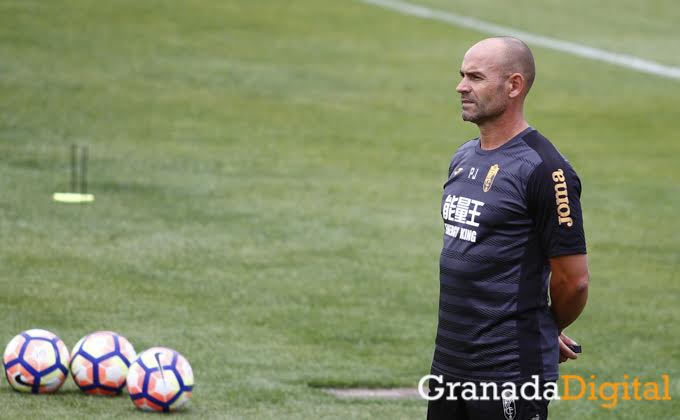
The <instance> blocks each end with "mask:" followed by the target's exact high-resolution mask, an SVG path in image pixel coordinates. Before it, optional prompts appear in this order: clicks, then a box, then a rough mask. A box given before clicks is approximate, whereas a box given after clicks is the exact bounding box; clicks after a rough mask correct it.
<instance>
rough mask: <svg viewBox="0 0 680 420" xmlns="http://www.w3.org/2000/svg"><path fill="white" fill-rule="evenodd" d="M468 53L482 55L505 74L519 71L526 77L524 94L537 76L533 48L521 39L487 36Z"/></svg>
mask: <svg viewBox="0 0 680 420" xmlns="http://www.w3.org/2000/svg"><path fill="white" fill-rule="evenodd" d="M468 54H478V55H482V56H483V57H484V59H485V61H487V63H488V64H489V65H490V66H492V67H494V68H496V69H497V70H498V71H500V72H501V73H502V74H503V75H504V76H509V75H511V74H514V73H519V74H521V75H522V77H523V78H524V83H525V89H524V96H526V95H527V93H529V89H531V85H533V83H534V79H535V78H536V65H535V63H534V55H533V54H532V53H531V50H530V49H529V47H528V46H527V44H525V43H524V42H522V41H521V40H519V39H517V38H513V37H510V36H499V37H493V38H487V39H484V40H482V41H479V42H478V43H476V44H475V45H473V46H472V47H471V48H470V49H469V50H468V53H467V54H466V55H468Z"/></svg>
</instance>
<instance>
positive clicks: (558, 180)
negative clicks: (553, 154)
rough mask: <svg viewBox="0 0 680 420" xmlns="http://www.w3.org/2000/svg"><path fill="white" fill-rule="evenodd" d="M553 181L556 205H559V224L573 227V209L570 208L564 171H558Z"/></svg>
mask: <svg viewBox="0 0 680 420" xmlns="http://www.w3.org/2000/svg"><path fill="white" fill-rule="evenodd" d="M552 179H553V181H555V203H556V204H557V224H558V225H561V224H562V223H566V224H567V226H569V227H571V226H572V225H573V224H574V221H573V220H572V219H571V217H569V216H570V215H571V209H570V208H569V194H568V193H567V180H566V179H565V178H564V172H563V171H562V169H558V170H556V171H555V172H553V173H552Z"/></svg>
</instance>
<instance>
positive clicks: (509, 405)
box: [503, 398, 517, 420]
mask: <svg viewBox="0 0 680 420" xmlns="http://www.w3.org/2000/svg"><path fill="white" fill-rule="evenodd" d="M516 414H517V409H516V408H515V400H506V399H505V398H503V416H505V419H506V420H515V415H516Z"/></svg>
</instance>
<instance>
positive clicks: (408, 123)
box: [0, 0, 680, 419]
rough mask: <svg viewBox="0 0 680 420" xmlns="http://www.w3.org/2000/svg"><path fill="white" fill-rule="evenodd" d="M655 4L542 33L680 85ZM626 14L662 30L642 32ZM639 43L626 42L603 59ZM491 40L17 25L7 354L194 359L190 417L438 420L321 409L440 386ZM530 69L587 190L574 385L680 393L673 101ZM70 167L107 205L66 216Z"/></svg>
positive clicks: (614, 413)
mask: <svg viewBox="0 0 680 420" xmlns="http://www.w3.org/2000/svg"><path fill="white" fill-rule="evenodd" d="M524 3H527V2H522V4H524ZM580 3H581V2H579V4H580ZM429 4H432V5H436V2H434V1H431V2H430V3H429ZM480 4H481V3H480ZM483 4H484V6H485V7H487V8H490V7H492V6H493V7H496V8H497V11H496V13H497V15H496V16H495V17H494V16H490V17H489V19H491V20H493V21H495V22H497V23H501V24H508V25H521V24H522V21H518V20H516V19H515V17H513V16H516V15H515V14H509V15H508V16H509V17H507V18H504V15H503V14H502V13H501V10H504V7H500V6H499V5H500V4H501V3H499V2H498V1H491V0H489V1H484V2H483ZM503 4H504V3H503ZM551 4H552V3H551ZM652 4H654V5H657V4H658V6H659V7H652ZM605 5H608V6H607V7H608V8H605ZM645 5H649V6H648V7H649V9H646V7H647V6H645V10H641V11H631V10H629V9H625V8H619V7H617V6H616V5H615V4H614V2H607V3H602V5H600V3H598V5H597V6H595V5H592V7H596V9H594V10H595V11H596V12H597V13H595V12H593V13H590V11H591V9H590V7H591V5H590V4H587V5H586V4H585V3H584V4H583V5H582V8H583V10H585V9H587V10H588V11H589V13H584V14H585V15H587V18H584V19H583V20H579V21H578V25H579V26H574V27H572V26H570V25H569V22H570V21H571V20H573V19H572V18H569V19H568V18H567V17H569V16H573V13H574V10H575V6H574V5H566V4H565V5H562V4H561V3H560V4H559V5H558V4H557V3H555V4H552V6H551V9H549V10H555V9H558V10H559V11H560V12H563V13H547V12H546V10H548V9H536V8H534V9H531V10H529V9H522V10H524V12H525V14H523V15H522V16H525V17H524V19H536V20H535V22H538V23H536V25H538V27H537V28H533V27H529V28H527V29H529V30H534V31H535V32H538V33H543V34H546V31H543V30H542V29H546V28H547V29H550V28H556V31H557V32H556V35H555V36H561V37H564V38H566V39H570V40H575V41H581V42H585V43H588V44H592V45H596V46H600V47H611V48H613V49H616V50H617V51H620V52H626V53H631V54H640V55H642V56H644V57H645V58H652V59H659V60H661V61H663V62H666V63H669V64H678V62H677V56H678V54H670V55H669V56H668V57H666V58H667V59H664V57H663V56H661V55H660V53H659V52H658V51H659V49H660V48H662V47H663V45H667V46H668V44H663V43H661V41H660V40H665V42H668V41H670V40H672V39H673V36H674V35H675V29H674V27H672V26H669V24H668V22H671V21H673V16H677V15H678V14H679V13H680V7H678V6H677V5H675V4H673V3H669V2H663V1H655V2H647V3H645ZM664 5H665V6H664ZM661 6H663V7H665V8H662V7H661ZM466 7H468V6H466ZM480 10H482V9H480ZM513 10H514V11H513V13H517V10H519V9H513ZM656 11H658V13H657V12H656ZM459 12H461V13H469V14H473V13H472V12H470V11H468V10H460V11H459ZM652 12H653V13H652ZM605 13H606V15H607V16H611V17H612V19H614V18H616V19H618V20H624V21H625V20H626V19H628V17H631V19H632V18H633V17H636V18H637V19H646V20H648V21H649V22H657V21H658V22H660V23H659V24H658V25H641V26H635V27H634V28H632V29H631V28H624V29H621V28H620V27H617V26H611V25H602V24H600V23H599V22H598V20H597V16H602V15H603V14H605ZM480 14H481V11H480ZM480 17H484V16H483V15H482V16H480ZM492 18H493V19H492ZM584 27H587V31H582V30H581V29H583V28H584ZM617 28H619V29H617ZM619 30H620V31H623V33H625V37H623V39H624V40H629V41H630V42H624V41H621V42H620V43H610V42H609V41H607V39H610V38H612V34H613V33H615V32H618V31H619ZM547 34H550V33H549V32H548V33H547ZM481 37H482V35H480V34H478V33H474V32H472V31H468V30H461V29H458V28H454V27H450V26H446V25H444V24H440V23H436V22H432V21H424V20H419V19H415V18H411V17H407V16H402V15H399V14H396V13H393V12H390V11H387V10H383V9H380V8H376V7H373V6H368V5H364V4H362V3H360V2H356V1H345V2H315V1H311V0H300V1H297V2H290V3H288V2H285V3H284V2H277V1H257V2H248V1H230V2H207V1H205V2H204V1H175V2H171V3H170V2H162V1H147V2H132V1H116V2H103V3H97V4H96V5H95V4H94V3H91V2H85V1H64V2H40V1H27V0H22V1H14V2H12V1H5V2H3V3H2V4H0V93H1V96H0V98H1V99H0V156H1V157H0V191H2V194H3V197H2V199H0V235H1V236H2V238H3V241H2V245H0V287H1V289H0V290H2V292H1V294H0V321H1V324H0V325H2V328H0V343H5V342H8V341H9V340H10V339H11V337H12V336H14V335H15V334H16V333H18V332H19V331H21V330H24V329H28V328H32V327H41V328H46V329H50V330H53V331H55V332H56V333H58V334H59V335H60V336H61V337H62V338H63V339H64V341H65V342H66V343H67V345H69V346H72V345H74V344H75V342H76V341H77V340H78V339H79V338H80V337H81V336H83V335H85V334H86V333H88V332H91V331H94V330H100V329H111V330H115V331H119V332H120V333H122V334H124V335H125V336H127V337H128V338H129V339H130V341H131V342H132V343H133V344H134V345H135V347H136V349H137V350H138V351H139V350H143V349H145V348H147V347H151V346H154V345H164V346H168V347H172V348H175V349H177V350H178V351H180V352H181V353H183V354H184V355H185V356H186V357H187V358H188V359H189V361H190V362H191V363H192V366H193V368H194V371H195V375H196V382H197V385H196V390H195V394H194V399H193V401H192V406H191V408H190V409H189V410H188V411H186V412H185V413H183V414H182V415H181V416H182V417H195V418H220V417H221V418H244V419H245V418H247V419H250V418H277V419H280V418H291V419H300V418H337V419H345V418H363V419H375V418H381V419H402V418H403V419H411V418H423V416H424V413H425V403H424V402H422V401H402V402H390V401H388V402H385V401H341V400H336V399H334V398H333V397H330V396H327V395H325V394H324V393H322V392H321V391H320V390H319V389H318V386H323V385H325V384H329V385H338V386H351V385H369V386H379V385H381V386H391V385H395V386H413V385H415V384H416V383H417V381H418V380H419V378H420V377H421V376H422V375H423V374H425V373H427V371H428V369H429V364H430V362H431V357H432V351H433V342H434V335H435V330H436V316H437V293H438V265H437V264H438V253H439V250H440V246H441V235H442V228H441V221H440V219H439V216H438V212H439V208H438V206H439V200H440V193H441V185H442V182H443V178H444V176H445V173H446V168H447V165H448V163H449V159H450V156H451V154H452V153H453V152H454V151H455V149H456V148H457V146H458V145H459V144H460V143H462V142H463V141H464V140H466V139H468V138H470V137H472V136H474V135H475V133H476V131H475V127H474V126H471V125H466V124H463V123H462V122H460V121H459V117H458V114H459V110H458V105H457V95H456V94H455V90H454V89H455V85H456V83H457V68H458V66H459V63H460V58H461V57H462V54H463V53H464V52H465V50H466V49H467V47H468V46H469V45H470V44H472V43H473V42H475V41H476V40H478V39H480V38H481ZM591 41H592V42H591ZM617 42H618V40H617ZM618 46H620V47H621V48H615V47H618ZM628 46H630V48H628ZM669 48H670V50H673V48H675V49H676V50H677V45H676V44H673V45H672V46H671V47H669ZM676 50H673V51H676ZM676 52H677V51H676ZM647 53H648V54H647ZM535 54H536V58H537V61H538V63H539V71H540V73H539V76H538V79H537V82H536V85H535V86H534V89H533V91H532V93H531V95H530V97H529V102H528V104H527V114H528V117H529V120H530V122H531V123H532V124H533V125H534V126H536V127H538V128H539V129H540V130H541V131H542V132H543V133H545V134H546V135H547V136H548V137H550V138H551V139H552V140H553V141H554V143H556V144H557V146H558V147H559V148H560V149H561V150H562V151H563V152H564V153H565V154H566V155H567V156H568V157H569V159H570V161H571V162H572V164H573V165H574V166H575V167H576V169H577V170H578V172H579V174H580V175H581V179H582V181H583V184H584V192H583V205H584V210H585V219H586V229H587V238H588V243H589V253H590V266H591V273H592V281H591V288H590V301H589V304H588V307H587V309H586V312H585V313H584V315H583V316H582V318H581V319H579V321H578V322H577V323H576V324H575V325H574V326H573V327H571V328H570V329H569V331H570V332H571V334H572V335H573V336H574V337H575V338H577V339H578V340H579V341H580V342H581V343H582V344H583V345H584V350H585V354H584V355H583V356H582V358H581V359H580V360H578V361H577V362H571V363H569V364H567V365H565V366H564V367H563V372H564V373H579V374H582V375H586V376H587V375H590V374H595V375H597V376H598V377H599V378H604V379H607V380H614V381H616V380H621V378H622V376H623V374H628V375H631V376H633V375H638V376H640V377H641V378H643V379H648V380H652V379H658V376H659V375H660V374H662V373H668V374H670V375H671V388H672V389H671V393H672V395H674V396H677V395H680V394H679V393H680V381H679V380H678V379H677V375H679V374H680V369H679V368H680V363H679V362H678V360H680V350H678V349H680V336H679V335H678V333H677V328H676V327H675V323H676V322H677V319H678V317H679V316H680V310H679V309H678V308H677V305H676V300H677V299H676V297H677V296H678V294H679V293H680V282H678V280H680V279H679V278H678V275H677V272H678V268H679V262H680V260H679V256H678V255H679V254H678V250H679V249H680V239H678V236H677V235H676V232H677V231H678V229H679V228H680V223H679V222H678V221H677V216H676V214H677V209H678V208H680V194H679V193H680V189H679V188H678V185H679V182H680V179H679V175H680V169H679V168H678V165H677V157H678V156H679V155H680V142H679V141H678V140H679V139H678V136H677V134H676V133H677V132H678V130H679V129H680V122H679V121H678V119H677V117H676V114H677V112H676V110H677V109H679V108H680V97H679V96H678V95H677V92H678V91H679V89H680V83H678V82H677V81H669V80H665V79H661V78H656V77H652V76H648V75H644V74H639V73H635V72H632V71H629V70H625V69H620V68H616V67H612V66H609V65H606V64H602V63H596V62H591V61H587V60H582V59H578V58H574V57H570V56H566V55H564V54H561V53H556V52H551V51H547V50H543V49H536V50H535ZM72 143H82V144H89V145H90V154H91V161H90V174H91V182H90V189H91V191H92V192H93V193H95V194H96V197H97V201H96V203H94V204H93V205H87V206H68V205H59V204H56V203H53V202H51V201H50V195H51V193H52V192H54V191H58V190H63V189H64V188H66V185H67V180H68V147H69V145H70V144H72ZM0 406H2V407H3V415H7V416H19V417H46V416H48V415H54V416H55V417H69V418H83V419H90V418H93V417H101V418H106V417H109V418H123V417H139V418H144V415H143V414H141V413H137V411H136V410H135V409H134V408H133V406H132V404H131V403H130V402H129V401H128V400H127V397H124V398H120V399H102V398H91V397H86V396H84V395H81V394H80V393H79V392H77V391H76V388H75V385H74V384H73V383H72V381H70V380H69V382H67V384H66V385H65V387H64V389H63V391H61V392H59V393H58V394H57V395H53V396H44V397H42V396H41V397H34V396H26V395H19V394H17V393H14V392H13V391H12V390H11V389H10V387H9V386H8V385H7V384H6V382H3V384H2V385H0ZM551 407H552V410H551V415H552V418H560V419H572V418H582V419H647V418H654V419H667V418H672V416H673V415H674V413H677V412H678V411H680V406H678V404H677V402H676V400H675V399H674V400H673V401H671V402H660V403H657V402H633V401H629V402H621V403H620V404H619V406H618V407H617V408H616V409H614V410H605V409H602V408H600V407H599V406H598V404H597V402H594V401H576V402H566V401H563V402H560V403H557V404H554V405H551Z"/></svg>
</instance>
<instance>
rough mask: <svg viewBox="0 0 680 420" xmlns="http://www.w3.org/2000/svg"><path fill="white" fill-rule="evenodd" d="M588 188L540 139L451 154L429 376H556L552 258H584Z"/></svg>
mask: <svg viewBox="0 0 680 420" xmlns="http://www.w3.org/2000/svg"><path fill="white" fill-rule="evenodd" d="M580 195H581V182H580V180H579V178H578V176H577V175H576V172H574V170H573V168H572V167H571V165H570V164H569V163H568V162H567V161H566V160H565V159H564V158H563V157H562V155H561V154H560V153H559V152H558V151H557V149H555V147H554V146H553V145H552V144H551V143H550V142H549V141H548V140H547V139H546V138H545V137H543V136H542V135H541V134H539V133H538V131H536V130H534V129H533V128H531V127H530V128H528V129H526V130H524V131H523V132H522V133H520V134H519V135H517V136H516V137H514V138H513V139H512V140H510V141H509V142H507V143H505V144H504V145H503V146H501V147H499V148H497V149H494V150H488V151H487V150H482V149H481V147H480V142H479V139H474V140H471V141H469V142H467V143H465V144H463V145H462V146H461V147H460V148H459V149H458V151H457V152H456V153H455V155H454V156H453V160H452V162H451V165H450V167H449V177H448V180H447V181H446V183H445V184H444V194H443V198H442V203H441V214H442V218H443V220H444V246H443V248H442V252H441V257H440V298H439V326H438V328H437V339H436V346H435V353H434V360H433V362H432V372H433V373H435V374H443V375H445V376H446V377H448V378H452V379H454V380H472V381H496V382H499V381H523V380H527V379H529V378H530V377H531V375H539V377H541V378H543V379H545V380H555V379H557V377H558V358H559V348H558V345H557V334H558V332H557V326H556V324H555V320H554V318H553V316H552V313H551V312H550V309H549V303H548V294H549V286H548V285H549V276H550V264H549V258H551V257H557V256H562V255H573V254H585V253H586V244H585V237H584V233H583V221H582V217H581V204H580Z"/></svg>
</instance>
